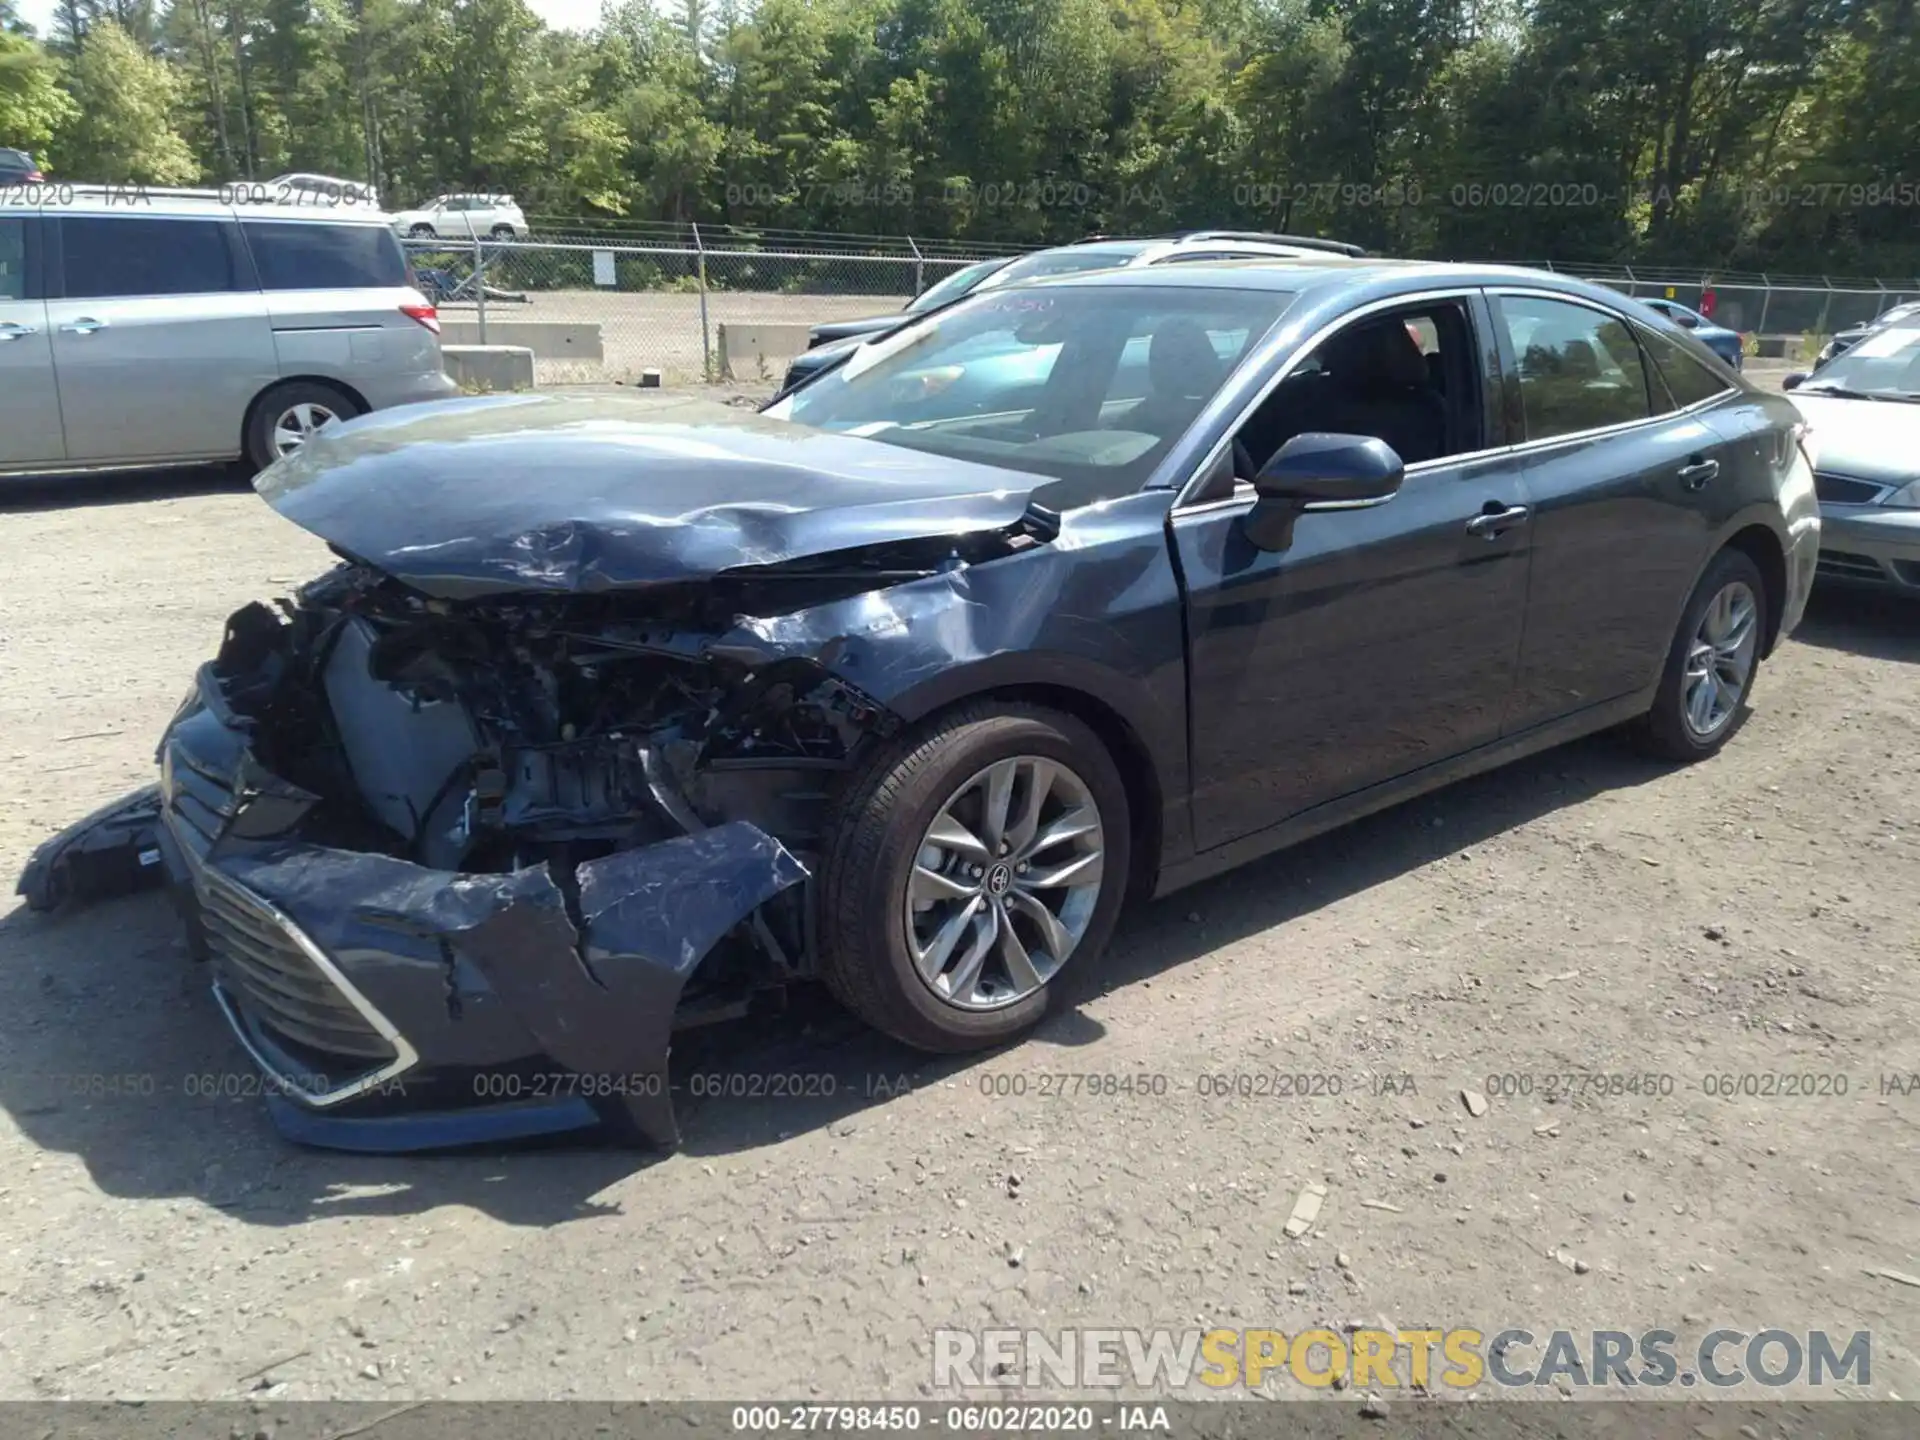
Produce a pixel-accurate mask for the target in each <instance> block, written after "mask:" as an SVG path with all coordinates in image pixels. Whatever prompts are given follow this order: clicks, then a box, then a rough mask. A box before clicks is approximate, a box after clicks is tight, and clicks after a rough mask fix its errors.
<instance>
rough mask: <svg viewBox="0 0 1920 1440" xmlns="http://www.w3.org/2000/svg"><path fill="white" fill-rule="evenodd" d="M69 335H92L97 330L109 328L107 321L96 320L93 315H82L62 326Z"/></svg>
mask: <svg viewBox="0 0 1920 1440" xmlns="http://www.w3.org/2000/svg"><path fill="white" fill-rule="evenodd" d="M60 328H61V329H62V330H64V331H66V332H67V334H69V335H91V334H93V332H94V331H96V330H104V329H106V328H107V322H106V321H104V320H96V319H94V318H93V317H92V316H91V315H82V316H81V317H80V318H79V319H78V320H69V321H68V322H67V323H66V324H64V325H62V326H61V327H60Z"/></svg>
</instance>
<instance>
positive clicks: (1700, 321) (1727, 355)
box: [1640, 299, 1746, 370]
mask: <svg viewBox="0 0 1920 1440" xmlns="http://www.w3.org/2000/svg"><path fill="white" fill-rule="evenodd" d="M1640 303H1641V304H1642V305H1645V306H1646V307H1647V308H1648V309H1649V310H1658V311H1659V312H1660V313H1661V314H1662V315H1664V316H1666V317H1667V318H1668V319H1669V320H1671V321H1673V323H1674V324H1676V325H1678V326H1679V327H1680V328H1681V329H1682V330H1687V331H1691V332H1692V334H1693V338H1694V339H1696V340H1698V341H1699V342H1700V343H1701V344H1702V345H1704V346H1706V347H1707V348H1708V349H1709V350H1711V351H1713V353H1714V354H1716V355H1718V356H1719V357H1720V358H1721V359H1722V360H1724V361H1726V362H1727V364H1729V365H1731V366H1732V367H1733V368H1734V369H1736V370H1738V369H1740V368H1741V366H1742V363H1743V357H1744V354H1745V352H1744V350H1743V348H1742V347H1743V346H1744V345H1745V343H1746V337H1745V336H1743V335H1742V334H1741V333H1740V332H1739V331H1738V330H1729V329H1727V327H1726V326H1724V325H1716V324H1714V323H1713V321H1711V320H1709V319H1708V318H1707V317H1706V316H1704V315H1702V314H1701V313H1700V312H1699V311H1698V310H1689V309H1688V308H1687V307H1686V306H1684V305H1681V304H1678V303H1677V302H1675V301H1672V300H1646V299H1643V300H1641V302H1640Z"/></svg>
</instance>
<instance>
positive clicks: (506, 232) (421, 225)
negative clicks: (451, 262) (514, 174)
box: [393, 195, 527, 240]
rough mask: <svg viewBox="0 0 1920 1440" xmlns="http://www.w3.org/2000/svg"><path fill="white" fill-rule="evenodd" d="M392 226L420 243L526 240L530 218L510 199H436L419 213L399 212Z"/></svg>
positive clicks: (448, 197) (479, 197)
mask: <svg viewBox="0 0 1920 1440" xmlns="http://www.w3.org/2000/svg"><path fill="white" fill-rule="evenodd" d="M393 225H394V228H395V229H396V230H398V231H399V232H400V233H401V234H402V235H410V236H412V237H413V238H415V239H417V240H426V239H441V240H472V239H478V238H481V237H484V238H486V239H489V240H524V239H526V238H527V217H526V216H525V215H522V214H521V213H520V207H519V206H518V205H516V204H514V203H513V197H512V196H511V195H437V196H435V197H434V198H433V199H431V200H429V201H428V202H427V203H426V204H425V205H422V206H421V207H420V208H419V209H418V210H396V211H395V212H394V215H393Z"/></svg>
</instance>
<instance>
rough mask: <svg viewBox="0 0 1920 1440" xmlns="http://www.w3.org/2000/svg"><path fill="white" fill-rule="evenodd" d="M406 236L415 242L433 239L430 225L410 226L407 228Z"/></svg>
mask: <svg viewBox="0 0 1920 1440" xmlns="http://www.w3.org/2000/svg"><path fill="white" fill-rule="evenodd" d="M407 234H408V235H410V236H412V237H413V238H414V239H415V240H431V239H433V227H432V226H431V225H411V226H408V227H407Z"/></svg>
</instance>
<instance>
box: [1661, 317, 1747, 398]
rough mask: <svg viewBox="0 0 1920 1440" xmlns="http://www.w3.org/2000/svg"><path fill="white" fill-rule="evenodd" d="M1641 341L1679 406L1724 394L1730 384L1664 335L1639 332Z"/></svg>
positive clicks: (1730, 387) (1703, 362)
mask: <svg viewBox="0 0 1920 1440" xmlns="http://www.w3.org/2000/svg"><path fill="white" fill-rule="evenodd" d="M1640 343H1641V344H1642V345H1644V346H1645V347H1646V350H1647V354H1648V355H1650V356H1652V357H1653V368H1654V369H1655V370H1657V371H1658V372H1659V373H1660V378H1661V379H1663V380H1665V381H1666V382H1667V388H1668V389H1669V390H1671V391H1672V392H1673V400H1674V403H1675V404H1676V405H1678V406H1679V407H1680V408H1681V409H1683V410H1684V409H1686V407H1687V406H1689V405H1697V404H1699V403H1700V402H1701V401H1702V400H1711V399H1712V398H1713V397H1714V396H1716V395H1724V394H1726V392H1727V391H1728V390H1730V389H1732V388H1733V387H1732V386H1730V385H1728V384H1727V382H1726V381H1725V380H1723V379H1722V378H1721V377H1720V376H1718V375H1716V374H1714V373H1713V369H1712V367H1711V366H1709V365H1708V364H1706V362H1705V361H1702V360H1696V359H1695V358H1694V357H1693V356H1691V355H1689V354H1688V353H1687V352H1686V351H1685V350H1683V349H1682V348H1681V347H1680V346H1678V345H1676V344H1675V343H1674V342H1673V341H1671V340H1669V339H1668V338H1667V337H1666V336H1664V335H1662V334H1659V333H1658V332H1657V331H1653V330H1643V331H1641V332H1640Z"/></svg>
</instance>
